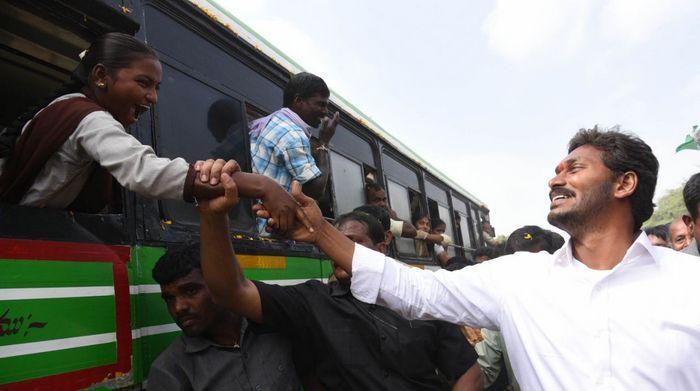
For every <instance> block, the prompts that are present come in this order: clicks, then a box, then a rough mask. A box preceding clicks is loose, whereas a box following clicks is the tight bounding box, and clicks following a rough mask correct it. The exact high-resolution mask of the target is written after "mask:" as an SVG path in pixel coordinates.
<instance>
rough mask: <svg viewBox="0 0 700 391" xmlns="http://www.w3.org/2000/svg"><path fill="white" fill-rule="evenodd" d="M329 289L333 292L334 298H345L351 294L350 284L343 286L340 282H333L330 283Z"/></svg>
mask: <svg viewBox="0 0 700 391" xmlns="http://www.w3.org/2000/svg"><path fill="white" fill-rule="evenodd" d="M328 287H329V288H330V290H331V296H332V297H339V296H345V295H347V294H349V293H350V284H341V283H340V282H338V281H331V282H329V283H328Z"/></svg>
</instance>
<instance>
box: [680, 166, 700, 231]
mask: <svg viewBox="0 0 700 391" xmlns="http://www.w3.org/2000/svg"><path fill="white" fill-rule="evenodd" d="M683 201H684V202H685V207H686V208H688V213H690V217H692V218H693V221H695V220H696V219H697V218H698V206H700V172H699V173H697V174H695V175H693V176H691V177H690V179H688V182H686V184H685V186H684V187H683Z"/></svg>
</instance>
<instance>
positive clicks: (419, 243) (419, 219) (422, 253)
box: [413, 212, 453, 265]
mask: <svg viewBox="0 0 700 391" xmlns="http://www.w3.org/2000/svg"><path fill="white" fill-rule="evenodd" d="M440 221H442V220H440ZM443 224H444V222H443ZM413 225H414V226H415V227H416V229H417V230H418V232H419V233H420V235H416V239H417V240H415V248H416V255H418V256H419V257H427V256H429V255H430V251H429V250H428V245H429V244H431V245H439V246H440V247H441V248H442V247H447V246H448V245H450V244H452V243H453V242H452V238H451V237H449V236H448V235H446V234H445V231H444V228H443V231H442V233H439V234H438V233H434V232H431V230H430V215H428V214H427V213H422V212H421V213H418V214H416V215H415V216H413ZM443 257H444V258H445V260H444V261H445V262H446V261H447V254H445V256H443ZM440 264H441V265H442V261H441V263H440Z"/></svg>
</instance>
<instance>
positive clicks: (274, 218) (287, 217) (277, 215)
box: [258, 180, 313, 233]
mask: <svg viewBox="0 0 700 391" xmlns="http://www.w3.org/2000/svg"><path fill="white" fill-rule="evenodd" d="M295 183H296V184H297V186H299V188H301V185H299V183H297V182H295ZM292 189H294V185H292ZM299 191H301V190H299ZM312 201H313V200H312ZM262 202H263V205H265V206H264V210H265V213H266V217H264V218H267V219H268V221H267V224H268V226H272V227H273V228H274V229H275V230H277V231H280V232H282V233H284V232H286V231H287V230H289V229H292V227H294V226H295V221H297V220H298V222H300V223H301V225H302V226H303V227H304V228H305V229H307V230H308V229H310V228H311V223H310V222H309V219H308V218H307V217H306V215H305V214H304V212H303V211H302V210H301V208H300V206H299V204H298V201H297V200H296V199H294V198H292V196H290V195H289V193H287V192H286V191H285V190H284V189H283V188H282V187H281V186H280V185H278V184H277V182H275V181H273V180H270V181H268V182H267V186H265V190H264V193H263V197H262ZM258 217H262V216H258Z"/></svg>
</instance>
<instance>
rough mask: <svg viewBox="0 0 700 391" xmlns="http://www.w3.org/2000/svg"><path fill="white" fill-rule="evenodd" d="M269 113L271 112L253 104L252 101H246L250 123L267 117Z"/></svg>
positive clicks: (247, 116) (246, 114) (246, 112)
mask: <svg viewBox="0 0 700 391" xmlns="http://www.w3.org/2000/svg"><path fill="white" fill-rule="evenodd" d="M268 114H269V113H266V112H265V110H263V109H261V108H259V107H256V106H253V105H252V104H251V103H250V102H245V116H246V120H248V123H251V122H253V121H255V120H256V119H258V118H262V117H265V116H267V115H268Z"/></svg>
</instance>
